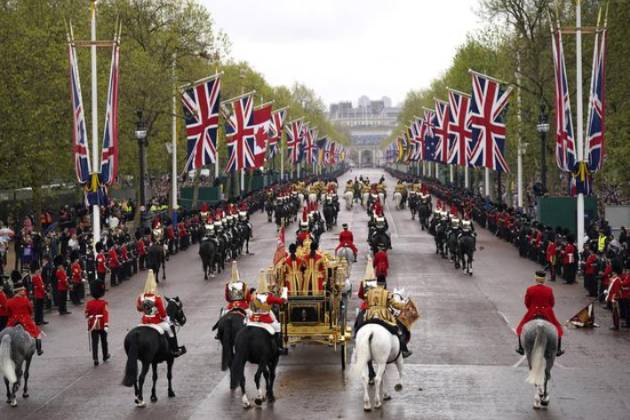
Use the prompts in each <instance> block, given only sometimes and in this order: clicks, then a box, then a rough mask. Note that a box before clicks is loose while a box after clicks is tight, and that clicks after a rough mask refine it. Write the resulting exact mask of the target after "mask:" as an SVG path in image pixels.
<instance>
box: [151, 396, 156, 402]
mask: <svg viewBox="0 0 630 420" xmlns="http://www.w3.org/2000/svg"><path fill="white" fill-rule="evenodd" d="M151 402H153V403H154V402H157V397H156V396H155V395H151Z"/></svg>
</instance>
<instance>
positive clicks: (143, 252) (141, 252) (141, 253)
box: [136, 237, 147, 271]
mask: <svg viewBox="0 0 630 420" xmlns="http://www.w3.org/2000/svg"><path fill="white" fill-rule="evenodd" d="M136 253H137V254H138V269H139V270H140V271H143V270H144V261H145V259H146V257H147V249H146V244H145V243H144V238H142V237H140V239H138V240H137V241H136Z"/></svg>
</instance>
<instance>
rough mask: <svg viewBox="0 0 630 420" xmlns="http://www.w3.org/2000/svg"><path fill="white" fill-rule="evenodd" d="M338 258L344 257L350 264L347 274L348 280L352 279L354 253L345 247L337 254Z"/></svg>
mask: <svg viewBox="0 0 630 420" xmlns="http://www.w3.org/2000/svg"><path fill="white" fill-rule="evenodd" d="M335 254H336V255H337V257H343V258H345V259H346V262H347V263H348V272H347V273H346V278H349V277H350V273H352V263H353V262H354V253H353V252H352V249H351V248H350V247H349V246H343V247H341V248H340V249H339V251H337V252H336V253H335Z"/></svg>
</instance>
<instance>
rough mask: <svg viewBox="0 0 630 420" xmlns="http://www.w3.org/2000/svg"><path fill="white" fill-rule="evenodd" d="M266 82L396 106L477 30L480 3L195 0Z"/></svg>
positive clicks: (328, 98) (473, 0) (327, 96)
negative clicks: (296, 84) (301, 85)
mask: <svg viewBox="0 0 630 420" xmlns="http://www.w3.org/2000/svg"><path fill="white" fill-rule="evenodd" d="M201 1H202V3H204V4H205V5H206V7H207V8H208V10H209V11H210V13H211V14H212V16H213V19H214V20H215V23H216V25H217V26H218V27H219V28H221V29H223V30H224V31H225V32H226V33H227V34H228V36H229V38H230V40H231V42H232V50H231V55H232V57H233V58H234V59H237V60H245V61H247V62H249V63H250V64H251V65H252V66H253V68H254V69H255V70H257V71H259V72H260V73H262V74H263V75H264V77H265V79H266V80H267V81H268V82H270V83H271V84H272V85H280V84H283V85H291V84H293V83H294V82H296V81H297V82H300V83H304V84H305V85H307V86H308V87H310V88H312V89H314V90H315V92H316V93H317V94H318V95H319V96H320V97H321V98H322V99H323V100H324V102H325V103H326V104H330V103H331V102H338V101H340V100H352V101H353V102H354V103H356V100H357V99H358V98H359V96H361V95H367V96H369V97H370V98H372V99H378V98H381V97H382V96H389V97H390V98H391V99H392V101H393V102H394V104H396V103H398V102H401V101H402V100H403V99H404V97H405V93H406V92H407V91H408V90H410V89H418V88H421V87H426V86H428V84H429V83H430V82H431V80H432V79H434V78H436V77H438V76H439V75H440V74H441V73H442V72H443V71H445V70H446V69H447V68H448V67H449V65H450V63H451V61H452V59H453V56H454V54H455V51H456V48H457V46H459V45H460V44H462V43H463V42H464V41H465V40H466V35H467V33H469V32H472V31H474V30H475V29H476V28H477V27H478V26H479V18H478V17H477V16H476V14H475V8H476V7H477V4H478V0H201Z"/></svg>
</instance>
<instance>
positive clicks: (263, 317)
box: [249, 293, 284, 324]
mask: <svg viewBox="0 0 630 420" xmlns="http://www.w3.org/2000/svg"><path fill="white" fill-rule="evenodd" d="M266 303H267V304H268V305H282V304H283V303H284V299H282V298H279V297H276V296H274V295H272V294H271V293H268V294H267V300H266ZM249 320H250V321H252V322H262V323H263V324H273V321H274V319H273V317H272V316H271V314H269V312H267V311H265V312H254V313H252V314H251V315H250V316H249Z"/></svg>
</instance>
